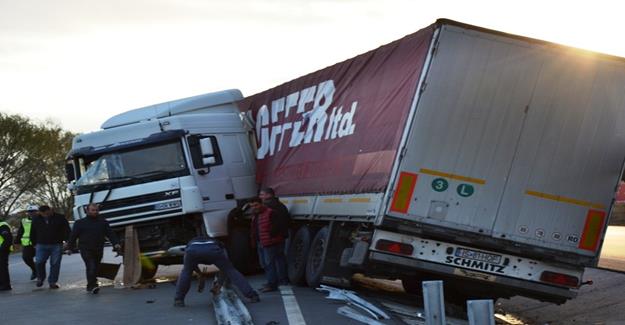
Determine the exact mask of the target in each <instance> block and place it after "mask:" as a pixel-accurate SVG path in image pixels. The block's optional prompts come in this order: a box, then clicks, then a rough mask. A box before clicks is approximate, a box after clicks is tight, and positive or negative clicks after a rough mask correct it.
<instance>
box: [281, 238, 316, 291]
mask: <svg viewBox="0 0 625 325" xmlns="http://www.w3.org/2000/svg"><path fill="white" fill-rule="evenodd" d="M312 236H313V234H312V231H311V229H310V228H309V227H308V226H302V227H300V228H299V229H298V230H297V232H296V233H295V235H294V236H293V237H291V240H290V243H289V248H288V250H287V257H286V260H287V273H288V276H289V281H290V282H291V283H292V284H295V285H303V284H304V283H305V280H306V260H307V259H308V250H309V249H310V243H311V241H312Z"/></svg>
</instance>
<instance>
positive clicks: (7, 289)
mask: <svg viewBox="0 0 625 325" xmlns="http://www.w3.org/2000/svg"><path fill="white" fill-rule="evenodd" d="M11 290H13V288H11V287H10V286H9V287H2V288H0V291H11Z"/></svg>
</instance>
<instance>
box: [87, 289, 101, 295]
mask: <svg viewBox="0 0 625 325" xmlns="http://www.w3.org/2000/svg"><path fill="white" fill-rule="evenodd" d="M89 291H91V293H93V294H94V295H97V294H98V292H100V287H95V288H93V289H91V290H89Z"/></svg>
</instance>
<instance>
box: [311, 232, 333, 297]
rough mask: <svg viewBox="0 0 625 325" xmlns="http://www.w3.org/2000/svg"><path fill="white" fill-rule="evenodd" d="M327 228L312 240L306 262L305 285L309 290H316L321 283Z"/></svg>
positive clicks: (326, 243) (327, 234)
mask: <svg viewBox="0 0 625 325" xmlns="http://www.w3.org/2000/svg"><path fill="white" fill-rule="evenodd" d="M328 236H329V229H328V227H327V226H326V227H323V228H321V229H320V230H319V231H318V232H317V235H315V239H313V241H312V244H311V245H310V250H309V252H308V260H307V261H306V284H308V286H309V287H311V288H316V287H318V286H319V284H320V283H321V277H322V275H323V269H324V266H325V263H326V261H325V254H324V253H325V250H326V247H327V246H328Z"/></svg>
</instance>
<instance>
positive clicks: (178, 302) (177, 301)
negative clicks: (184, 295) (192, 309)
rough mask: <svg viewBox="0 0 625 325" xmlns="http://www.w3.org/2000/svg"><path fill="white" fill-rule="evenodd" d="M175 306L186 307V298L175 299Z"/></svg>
mask: <svg viewBox="0 0 625 325" xmlns="http://www.w3.org/2000/svg"><path fill="white" fill-rule="evenodd" d="M174 307H184V300H182V299H175V300H174Z"/></svg>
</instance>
